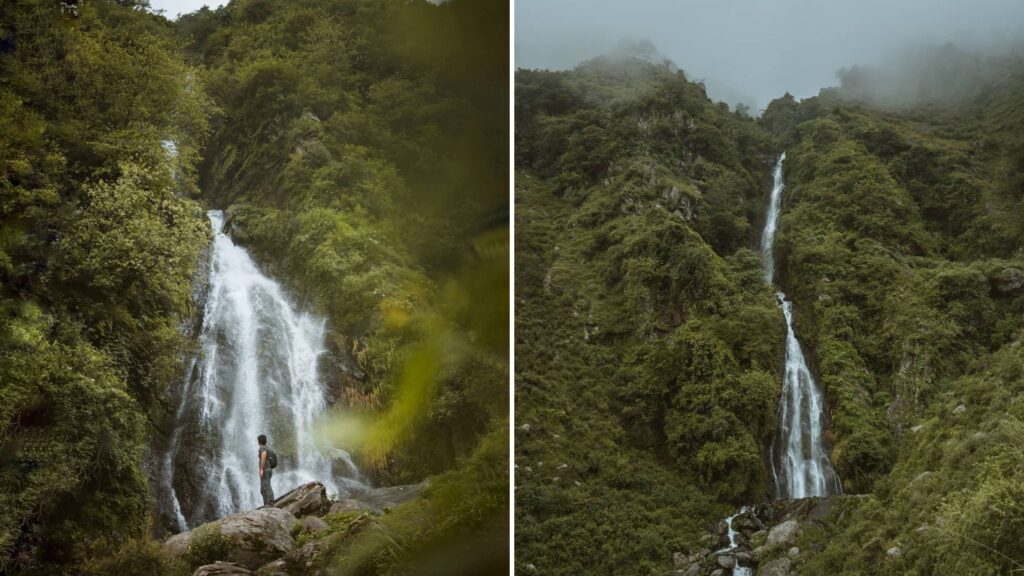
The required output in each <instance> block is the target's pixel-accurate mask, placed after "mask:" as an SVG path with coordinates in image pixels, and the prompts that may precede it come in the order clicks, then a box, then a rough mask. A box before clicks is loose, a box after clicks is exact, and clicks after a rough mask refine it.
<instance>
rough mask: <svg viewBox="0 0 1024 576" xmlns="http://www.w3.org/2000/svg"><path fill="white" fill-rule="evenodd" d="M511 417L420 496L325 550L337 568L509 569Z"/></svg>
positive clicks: (348, 572) (364, 571)
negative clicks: (333, 547) (509, 430)
mask: <svg viewBox="0 0 1024 576" xmlns="http://www.w3.org/2000/svg"><path fill="white" fill-rule="evenodd" d="M508 440H509V439H508V422H507V421H504V420H497V421H495V422H494V426H493V428H492V429H491V430H490V431H488V433H487V434H486V435H485V436H484V437H483V439H482V440H481V441H480V443H479V444H478V445H477V447H476V449H475V450H474V452H473V453H472V455H471V456H470V457H469V458H467V459H466V460H465V461H464V462H462V463H461V465H460V466H459V467H457V468H456V469H454V470H451V471H448V472H445V473H444V474H441V475H439V476H436V477H434V478H433V479H432V480H431V484H430V486H428V487H427V488H426V489H425V491H424V494H423V497H422V498H417V499H414V500H411V501H409V502H407V503H405V504H402V505H401V506H398V507H397V508H395V509H393V510H391V511H390V512H388V514H386V515H384V516H383V517H380V518H379V519H377V520H375V521H374V522H372V523H371V524H370V525H369V526H367V527H366V528H364V529H362V530H361V531H359V532H358V533H357V534H356V535H355V536H354V537H352V538H348V539H343V540H340V541H337V548H336V549H334V550H330V551H329V552H328V554H330V555H331V556H332V557H334V558H335V559H336V560H335V567H336V569H337V571H338V573H339V574H344V575H355V574H407V573H409V572H411V571H415V572H454V573H459V574H495V573H500V572H503V571H507V570H508V560H507V559H508V545H509V539H508V535H509V526H508V509H509V499H508V494H509V493H508V481H509V478H508V476H509V470H508Z"/></svg>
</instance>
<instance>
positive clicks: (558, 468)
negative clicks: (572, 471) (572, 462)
mask: <svg viewBox="0 0 1024 576" xmlns="http://www.w3.org/2000/svg"><path fill="white" fill-rule="evenodd" d="M568 467H569V465H568V464H565V463H564V462H563V463H562V464H559V465H558V467H557V468H555V470H565V469H566V468H568Z"/></svg>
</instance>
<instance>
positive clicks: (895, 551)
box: [885, 546, 903, 558]
mask: <svg viewBox="0 0 1024 576" xmlns="http://www.w3.org/2000/svg"><path fill="white" fill-rule="evenodd" d="M885 555H886V556H888V557H889V558H899V557H900V556H903V550H900V547H899V546H893V547H892V548H889V549H888V550H886V551H885Z"/></svg>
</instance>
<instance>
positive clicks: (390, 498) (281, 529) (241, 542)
mask: <svg viewBox="0 0 1024 576" xmlns="http://www.w3.org/2000/svg"><path fill="white" fill-rule="evenodd" d="M426 485H427V483H426V482H421V483H419V484H413V485H408V486H391V487H386V488H374V489H368V490H366V491H364V492H361V493H357V494H353V495H351V497H350V498H348V499H345V500H340V501H332V500H330V499H329V498H328V497H327V489H326V488H325V487H324V485H323V484H321V483H320V482H310V483H308V484H304V485H302V486H299V487H298V488H295V489H294V490H292V491H290V492H288V493H286V494H285V495H283V496H281V497H280V498H278V499H277V500H276V501H275V502H274V504H273V506H264V507H261V508H258V509H256V510H248V511H245V512H239V513H237V514H232V515H230V516H225V517H224V518H221V519H219V520H215V521H213V522H208V523H206V524H203V525H202V526H198V527H196V528H194V529H192V530H189V531H187V532H182V533H181V534H175V535H174V536H171V537H170V538H168V539H167V540H165V541H164V543H163V549H164V551H166V552H167V553H168V554H171V555H173V556H176V557H179V558H184V559H186V560H187V561H189V562H190V563H192V565H193V566H196V565H197V564H201V565H200V566H199V567H198V568H196V570H195V572H194V573H193V576H243V575H250V574H254V575H258V576H298V575H303V576H306V575H312V576H316V575H320V574H325V573H326V565H325V564H326V563H325V562H324V561H323V558H322V552H323V551H324V550H325V549H328V548H332V547H335V546H337V545H338V544H340V543H341V541H343V540H344V539H346V538H348V537H350V536H352V535H353V534H355V533H357V532H358V531H359V530H361V529H362V528H363V527H365V526H366V525H368V524H369V523H370V522H371V520H372V518H373V517H374V516H377V515H380V514H384V513H386V512H387V511H388V510H389V509H390V508H391V507H394V506H396V505H398V504H400V503H402V502H405V501H406V500H409V499H411V498H413V497H414V496H416V495H417V494H419V493H420V491H421V490H422V489H423V488H424V487H425V486H426Z"/></svg>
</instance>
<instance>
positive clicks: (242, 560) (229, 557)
mask: <svg viewBox="0 0 1024 576" xmlns="http://www.w3.org/2000/svg"><path fill="white" fill-rule="evenodd" d="M297 521H298V520H296V518H295V516H294V515H293V514H291V513H290V512H288V511H287V510H282V509H280V508H260V509H258V510H249V511H247V512H240V513H238V514H232V515H231V516H225V517H224V518H221V519H220V520H216V521H214V522H210V523H208V524H203V525H202V526H200V527H198V528H196V529H195V530H189V531H188V532H182V533H181V534H176V535H174V536H171V537H170V538H168V539H167V541H166V542H164V545H163V548H164V550H165V551H166V552H167V553H169V554H172V555H174V556H179V557H180V556H184V555H185V553H186V552H188V549H189V544H191V543H192V541H193V539H194V538H196V537H197V534H198V535H199V536H198V537H199V538H204V537H208V536H204V534H207V535H208V534H211V533H215V532H220V534H222V535H223V536H224V537H226V538H227V540H229V541H230V543H229V544H228V545H227V551H226V552H225V553H224V558H219V560H226V561H230V562H237V563H238V564H241V565H242V566H244V567H245V568H249V569H251V570H255V569H256V568H257V567H259V566H261V565H263V564H266V563H267V562H270V561H271V560H274V559H276V558H280V557H281V556H284V555H285V554H286V553H287V552H288V551H289V550H291V549H292V546H293V545H294V544H295V541H294V540H292V536H291V531H292V527H293V526H294V525H295V523H296V522H297Z"/></svg>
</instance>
